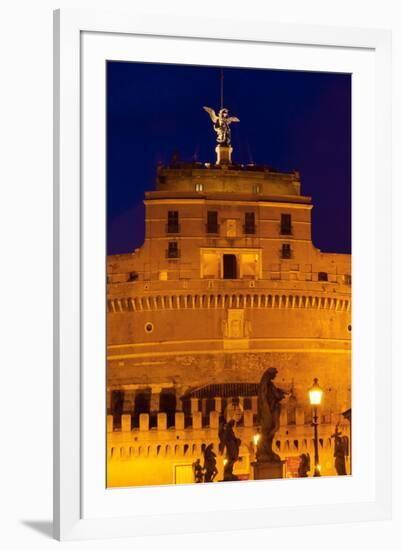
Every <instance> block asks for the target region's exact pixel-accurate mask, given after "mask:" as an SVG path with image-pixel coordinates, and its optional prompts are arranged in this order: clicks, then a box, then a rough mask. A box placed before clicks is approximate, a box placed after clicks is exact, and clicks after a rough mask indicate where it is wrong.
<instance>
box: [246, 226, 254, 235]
mask: <svg viewBox="0 0 402 550" xmlns="http://www.w3.org/2000/svg"><path fill="white" fill-rule="evenodd" d="M243 233H244V234H245V235H255V233H256V231H255V225H254V224H244V225H243Z"/></svg>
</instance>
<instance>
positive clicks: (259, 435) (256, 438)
mask: <svg viewBox="0 0 402 550" xmlns="http://www.w3.org/2000/svg"><path fill="white" fill-rule="evenodd" d="M260 438H261V434H254V435H253V442H254V445H255V446H256V447H257V445H258V442H259V440H260Z"/></svg>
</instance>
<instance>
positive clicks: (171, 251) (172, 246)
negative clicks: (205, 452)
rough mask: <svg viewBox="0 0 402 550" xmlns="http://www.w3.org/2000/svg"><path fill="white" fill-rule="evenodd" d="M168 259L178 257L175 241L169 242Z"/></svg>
mask: <svg viewBox="0 0 402 550" xmlns="http://www.w3.org/2000/svg"><path fill="white" fill-rule="evenodd" d="M166 255H167V257H168V258H178V257H179V245H178V242H177V241H169V244H168V249H167V254H166Z"/></svg>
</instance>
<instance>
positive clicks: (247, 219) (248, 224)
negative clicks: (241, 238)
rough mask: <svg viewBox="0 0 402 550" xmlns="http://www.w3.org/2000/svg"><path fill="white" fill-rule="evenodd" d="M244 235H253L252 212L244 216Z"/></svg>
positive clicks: (253, 220) (253, 221)
mask: <svg viewBox="0 0 402 550" xmlns="http://www.w3.org/2000/svg"><path fill="white" fill-rule="evenodd" d="M244 233H245V234H246V235H254V234H255V214H254V212H246V213H245V215H244Z"/></svg>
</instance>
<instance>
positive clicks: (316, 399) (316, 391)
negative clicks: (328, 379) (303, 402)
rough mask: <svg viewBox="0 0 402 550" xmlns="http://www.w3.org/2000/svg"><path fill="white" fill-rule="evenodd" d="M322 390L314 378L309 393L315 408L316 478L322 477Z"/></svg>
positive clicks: (311, 403)
mask: <svg viewBox="0 0 402 550" xmlns="http://www.w3.org/2000/svg"><path fill="white" fill-rule="evenodd" d="M322 393H323V392H322V389H321V388H320V386H319V384H318V378H314V380H313V385H312V386H311V388H310V389H309V391H308V395H309V399H310V405H311V406H312V407H313V427H314V477H319V476H320V475H321V473H320V470H321V466H320V464H319V462H320V459H319V456H318V414H317V411H318V407H319V405H320V404H321V399H322Z"/></svg>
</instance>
